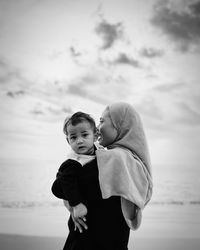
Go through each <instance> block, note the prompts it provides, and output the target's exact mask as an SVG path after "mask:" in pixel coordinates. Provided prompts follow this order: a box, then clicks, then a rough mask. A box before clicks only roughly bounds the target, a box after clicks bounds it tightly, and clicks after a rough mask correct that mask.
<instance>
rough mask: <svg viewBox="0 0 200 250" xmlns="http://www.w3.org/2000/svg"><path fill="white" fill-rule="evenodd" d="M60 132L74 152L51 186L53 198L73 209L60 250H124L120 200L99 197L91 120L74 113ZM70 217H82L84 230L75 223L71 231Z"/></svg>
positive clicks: (125, 238)
mask: <svg viewBox="0 0 200 250" xmlns="http://www.w3.org/2000/svg"><path fill="white" fill-rule="evenodd" d="M64 133H65V134H66V135H67V140H68V142H69V144H70V146H71V147H72V149H73V150H74V151H75V152H76V154H74V155H73V156H72V157H70V158H71V159H68V160H67V161H65V162H64V163H63V164H62V165H61V167H60V169H59V171H58V174H57V178H56V180H55V182H54V184H53V186H52V191H53V193H54V195H56V197H58V198H61V199H66V200H68V202H69V204H70V205H71V206H72V208H73V209H72V212H71V215H70V218H69V221H68V227H69V234H68V237H67V240H66V243H65V245H64V250H94V249H95V250H127V249H128V240H129V232H130V229H129V227H128V226H127V224H126V221H125V219H124V216H123V214H122V210H121V201H120V197H119V196H112V197H109V198H108V199H103V198H102V194H101V189H100V186H99V176H98V175H99V173H98V167H97V160H96V157H95V155H93V154H95V150H96V147H95V146H94V141H95V139H96V127H95V123H94V121H92V120H91V117H89V116H88V115H87V114H85V113H81V112H78V113H76V114H74V115H73V116H72V117H71V118H70V119H68V120H67V121H66V122H65V125H64ZM75 142H76V143H75ZM86 154H89V155H86ZM91 157H92V159H91ZM88 158H89V159H88ZM93 158H94V159H93ZM78 161H79V162H78ZM80 162H81V163H80ZM77 206H78V207H79V209H77V210H78V211H77V210H76V207H77ZM67 207H68V206H67ZM68 209H69V207H68ZM73 214H74V215H75V216H77V217H79V216H80V217H86V219H87V226H88V228H87V230H83V229H84V228H83V229H82V231H81V230H80V228H81V226H82V225H84V224H83V221H82V220H78V222H77V220H75V222H76V223H80V225H79V226H80V227H78V229H79V230H74V219H73ZM75 225H76V224H75ZM81 232H82V233H81Z"/></svg>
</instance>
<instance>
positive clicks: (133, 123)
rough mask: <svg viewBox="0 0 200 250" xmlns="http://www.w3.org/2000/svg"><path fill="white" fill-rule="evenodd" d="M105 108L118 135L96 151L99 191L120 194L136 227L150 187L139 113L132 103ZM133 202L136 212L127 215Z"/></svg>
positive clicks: (133, 226) (148, 197) (146, 148)
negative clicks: (109, 143)
mask: <svg viewBox="0 0 200 250" xmlns="http://www.w3.org/2000/svg"><path fill="white" fill-rule="evenodd" d="M107 109H108V111H109V115H110V118H111V121H112V123H113V126H114V127H115V129H116V130H117V132H118V135H117V138H116V140H115V141H114V142H113V143H112V144H111V145H109V146H108V147H107V148H108V150H102V149H98V150H97V151H96V155H97V163H98V168H99V182H100V187H101V192H102V196H103V198H105V199H106V198H109V197H110V196H114V195H118V196H120V197H121V205H122V212H123V214H124V217H125V219H126V222H127V224H128V225H129V227H130V228H131V229H133V230H136V229H137V228H138V227H139V226H140V223H141V218H142V213H141V211H142V209H143V208H144V207H145V205H146V204H147V203H148V202H149V200H150V199H151V196H152V187H153V184H152V176H151V163H150V157H149V150H148V146H147V142H146V136H145V133H144V129H143V126H142V122H141V119H140V117H139V114H138V113H137V112H136V111H135V109H134V108H133V107H132V106H131V105H129V104H128V103H124V102H119V103H114V104H112V105H110V106H108V107H107ZM135 205H136V206H137V208H138V210H137V216H136V218H134V219H133V218H129V213H130V212H131V211H133V210H134V209H135Z"/></svg>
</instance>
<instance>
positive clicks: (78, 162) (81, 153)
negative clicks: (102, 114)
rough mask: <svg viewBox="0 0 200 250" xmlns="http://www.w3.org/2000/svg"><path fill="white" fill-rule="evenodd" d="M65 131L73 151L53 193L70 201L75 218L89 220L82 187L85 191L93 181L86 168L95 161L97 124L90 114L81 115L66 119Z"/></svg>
mask: <svg viewBox="0 0 200 250" xmlns="http://www.w3.org/2000/svg"><path fill="white" fill-rule="evenodd" d="M63 132H64V134H65V135H66V137H67V138H66V139H67V141H68V143H69V145H70V146H71V149H72V150H73V152H72V154H71V155H70V157H69V159H68V160H66V161H65V162H63V163H62V165H61V166H60V168H59V170H58V173H57V175H56V180H55V181H54V183H53V185H52V192H53V194H54V195H55V196H56V197H58V198H60V199H64V200H67V201H68V203H69V205H70V207H71V209H72V214H73V216H74V218H82V219H84V220H85V216H86V215H87V207H86V205H85V204H84V203H83V202H84V192H83V193H81V192H80V191H81V190H80V188H82V187H83V188H84V182H87V181H88V180H89V179H88V178H91V172H90V170H89V169H87V166H86V165H87V164H88V163H91V162H92V161H93V160H94V159H95V149H96V148H95V146H94V142H95V141H96V140H97V129H96V125H95V121H94V119H93V118H92V117H91V116H90V115H88V114H86V113H83V112H77V113H75V114H73V115H72V116H71V117H70V118H68V119H66V120H65V123H64V128H63ZM90 165H91V164H90ZM85 193H88V192H85Z"/></svg>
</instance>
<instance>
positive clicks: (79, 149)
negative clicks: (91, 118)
mask: <svg viewBox="0 0 200 250" xmlns="http://www.w3.org/2000/svg"><path fill="white" fill-rule="evenodd" d="M67 132H68V136H67V139H68V142H69V144H70V146H71V148H72V149H73V150H74V151H75V152H76V153H77V154H84V155H90V154H93V153H94V142H95V140H96V135H95V133H94V131H93V128H92V127H91V125H90V123H89V122H87V121H82V122H80V123H78V124H76V125H72V124H69V125H68V127H67Z"/></svg>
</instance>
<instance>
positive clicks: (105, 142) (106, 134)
mask: <svg viewBox="0 0 200 250" xmlns="http://www.w3.org/2000/svg"><path fill="white" fill-rule="evenodd" d="M98 130H99V138H98V140H99V144H100V145H102V146H104V147H107V146H109V145H111V144H112V143H113V142H114V141H115V140H116V138H117V135H118V133H117V130H116V129H115V127H114V126H113V124H112V121H111V118H110V114H109V111H108V110H107V109H106V110H105V111H104V112H103V114H102V116H101V118H100V123H99V125H98Z"/></svg>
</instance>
